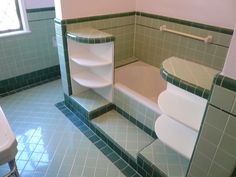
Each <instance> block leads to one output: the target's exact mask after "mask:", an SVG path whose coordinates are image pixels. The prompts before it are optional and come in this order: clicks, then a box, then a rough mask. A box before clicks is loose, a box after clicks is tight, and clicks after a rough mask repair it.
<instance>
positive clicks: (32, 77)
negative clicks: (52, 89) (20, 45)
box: [0, 65, 60, 97]
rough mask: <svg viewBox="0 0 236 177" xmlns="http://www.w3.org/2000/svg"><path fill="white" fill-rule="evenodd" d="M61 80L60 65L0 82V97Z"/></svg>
mask: <svg viewBox="0 0 236 177" xmlns="http://www.w3.org/2000/svg"><path fill="white" fill-rule="evenodd" d="M59 78H60V67H59V65H56V66H52V67H49V68H45V69H42V70H38V71H34V72H31V73H27V74H24V75H20V76H16V77H12V78H9V79H5V80H1V81H0V97H3V96H7V95H11V94H14V93H16V92H19V91H22V90H26V89H29V88H32V87H35V86H38V85H41V84H44V83H46V82H50V81H53V80H56V79H59Z"/></svg>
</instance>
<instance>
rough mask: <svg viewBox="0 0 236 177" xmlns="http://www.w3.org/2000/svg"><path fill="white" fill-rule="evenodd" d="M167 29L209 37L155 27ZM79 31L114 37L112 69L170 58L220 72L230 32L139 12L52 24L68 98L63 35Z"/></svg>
mask: <svg viewBox="0 0 236 177" xmlns="http://www.w3.org/2000/svg"><path fill="white" fill-rule="evenodd" d="M161 25H167V26H168V27H169V28H171V29H175V30H179V31H182V32H187V33H190V34H195V35H200V36H206V35H208V34H210V35H212V36H213V41H212V43H210V44H204V43H203V42H201V41H197V40H194V39H190V38H186V37H181V36H178V35H175V34H171V33H166V32H161V31H160V30H159V27H160V26H161ZM81 27H93V28H95V29H99V30H102V31H105V32H108V33H110V34H113V35H114V36H115V39H116V40H115V66H120V65H124V64H126V63H130V62H132V61H134V60H136V58H139V59H140V60H143V61H144V62H147V63H149V64H151V65H154V66H157V67H160V65H161V63H162V62H163V61H164V60H165V59H166V58H169V57H171V56H177V57H180V58H184V59H187V60H191V61H194V62H197V63H200V64H203V65H206V66H210V67H213V68H215V69H218V70H221V69H222V66H223V63H224V60H225V56H226V53H227V50H228V46H229V43H230V40H231V36H232V33H233V30H231V29H224V28H219V27H214V26H209V25H204V24H199V23H194V22H190V21H185V20H179V19H174V18H169V17H164V16H159V15H154V14H147V13H143V12H127V13H120V14H111V15H102V16H93V17H84V18H78V19H68V20H59V19H56V20H55V28H56V34H57V43H58V54H59V58H60V65H61V66H62V68H61V73H62V82H63V89H64V92H65V93H66V94H68V95H70V94H71V83H70V78H69V76H68V73H69V64H68V61H69V60H68V52H67V42H66V32H67V31H68V30H73V29H78V28H81Z"/></svg>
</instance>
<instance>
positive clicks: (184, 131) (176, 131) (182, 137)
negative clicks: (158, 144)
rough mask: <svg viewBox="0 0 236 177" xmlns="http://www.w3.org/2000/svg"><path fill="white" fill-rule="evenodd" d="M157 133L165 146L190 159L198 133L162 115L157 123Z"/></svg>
mask: <svg viewBox="0 0 236 177" xmlns="http://www.w3.org/2000/svg"><path fill="white" fill-rule="evenodd" d="M155 132H156V134H157V136H158V138H159V139H160V141H162V142H163V143H164V144H166V145H167V146H169V147H171V148H172V149H174V150H176V151H177V152H178V153H180V154H182V155H183V156H185V157H186V158H188V159H190V158H191V156H192V153H193V149H194V146H195V143H196V140H197V135H198V134H197V132H196V131H194V130H192V129H190V128H188V127H186V126H184V125H183V124H181V123H179V122H177V121H175V120H173V119H171V118H170V117H168V116H166V115H164V114H163V115H161V116H160V117H158V118H157V120H156V122H155Z"/></svg>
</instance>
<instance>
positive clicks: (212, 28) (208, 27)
mask: <svg viewBox="0 0 236 177" xmlns="http://www.w3.org/2000/svg"><path fill="white" fill-rule="evenodd" d="M132 15H137V16H144V17H149V18H154V19H160V20H165V21H169V22H174V23H178V24H182V25H187V26H192V27H197V28H201V29H205V30H210V31H215V32H220V33H224V34H230V35H232V34H233V29H227V28H221V27H216V26H211V25H206V24H201V23H195V22H191V21H187V20H181V19H177V18H171V17H166V16H161V15H156V14H150V13H145V12H138V11H137V12H125V13H118V14H110V15H100V16H91V17H83V18H76V19H67V20H60V19H55V23H60V24H72V23H78V22H87V21H93V20H102V19H108V18H116V17H124V16H132Z"/></svg>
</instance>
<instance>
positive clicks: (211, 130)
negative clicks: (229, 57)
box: [188, 75, 236, 177]
mask: <svg viewBox="0 0 236 177" xmlns="http://www.w3.org/2000/svg"><path fill="white" fill-rule="evenodd" d="M235 125H236V81H235V80H233V79H231V78H228V77H226V76H223V75H217V76H216V77H215V80H214V83H213V87H212V95H211V97H210V101H209V104H208V107H207V110H206V113H205V117H204V120H203V124H202V128H201V133H200V135H199V138H198V142H197V144H196V148H195V151H194V154H193V157H192V163H191V165H190V169H189V172H188V177H203V176H204V177H205V176H207V177H229V176H231V174H232V172H233V170H234V168H235V164H236V153H235V149H236V129H235Z"/></svg>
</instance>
